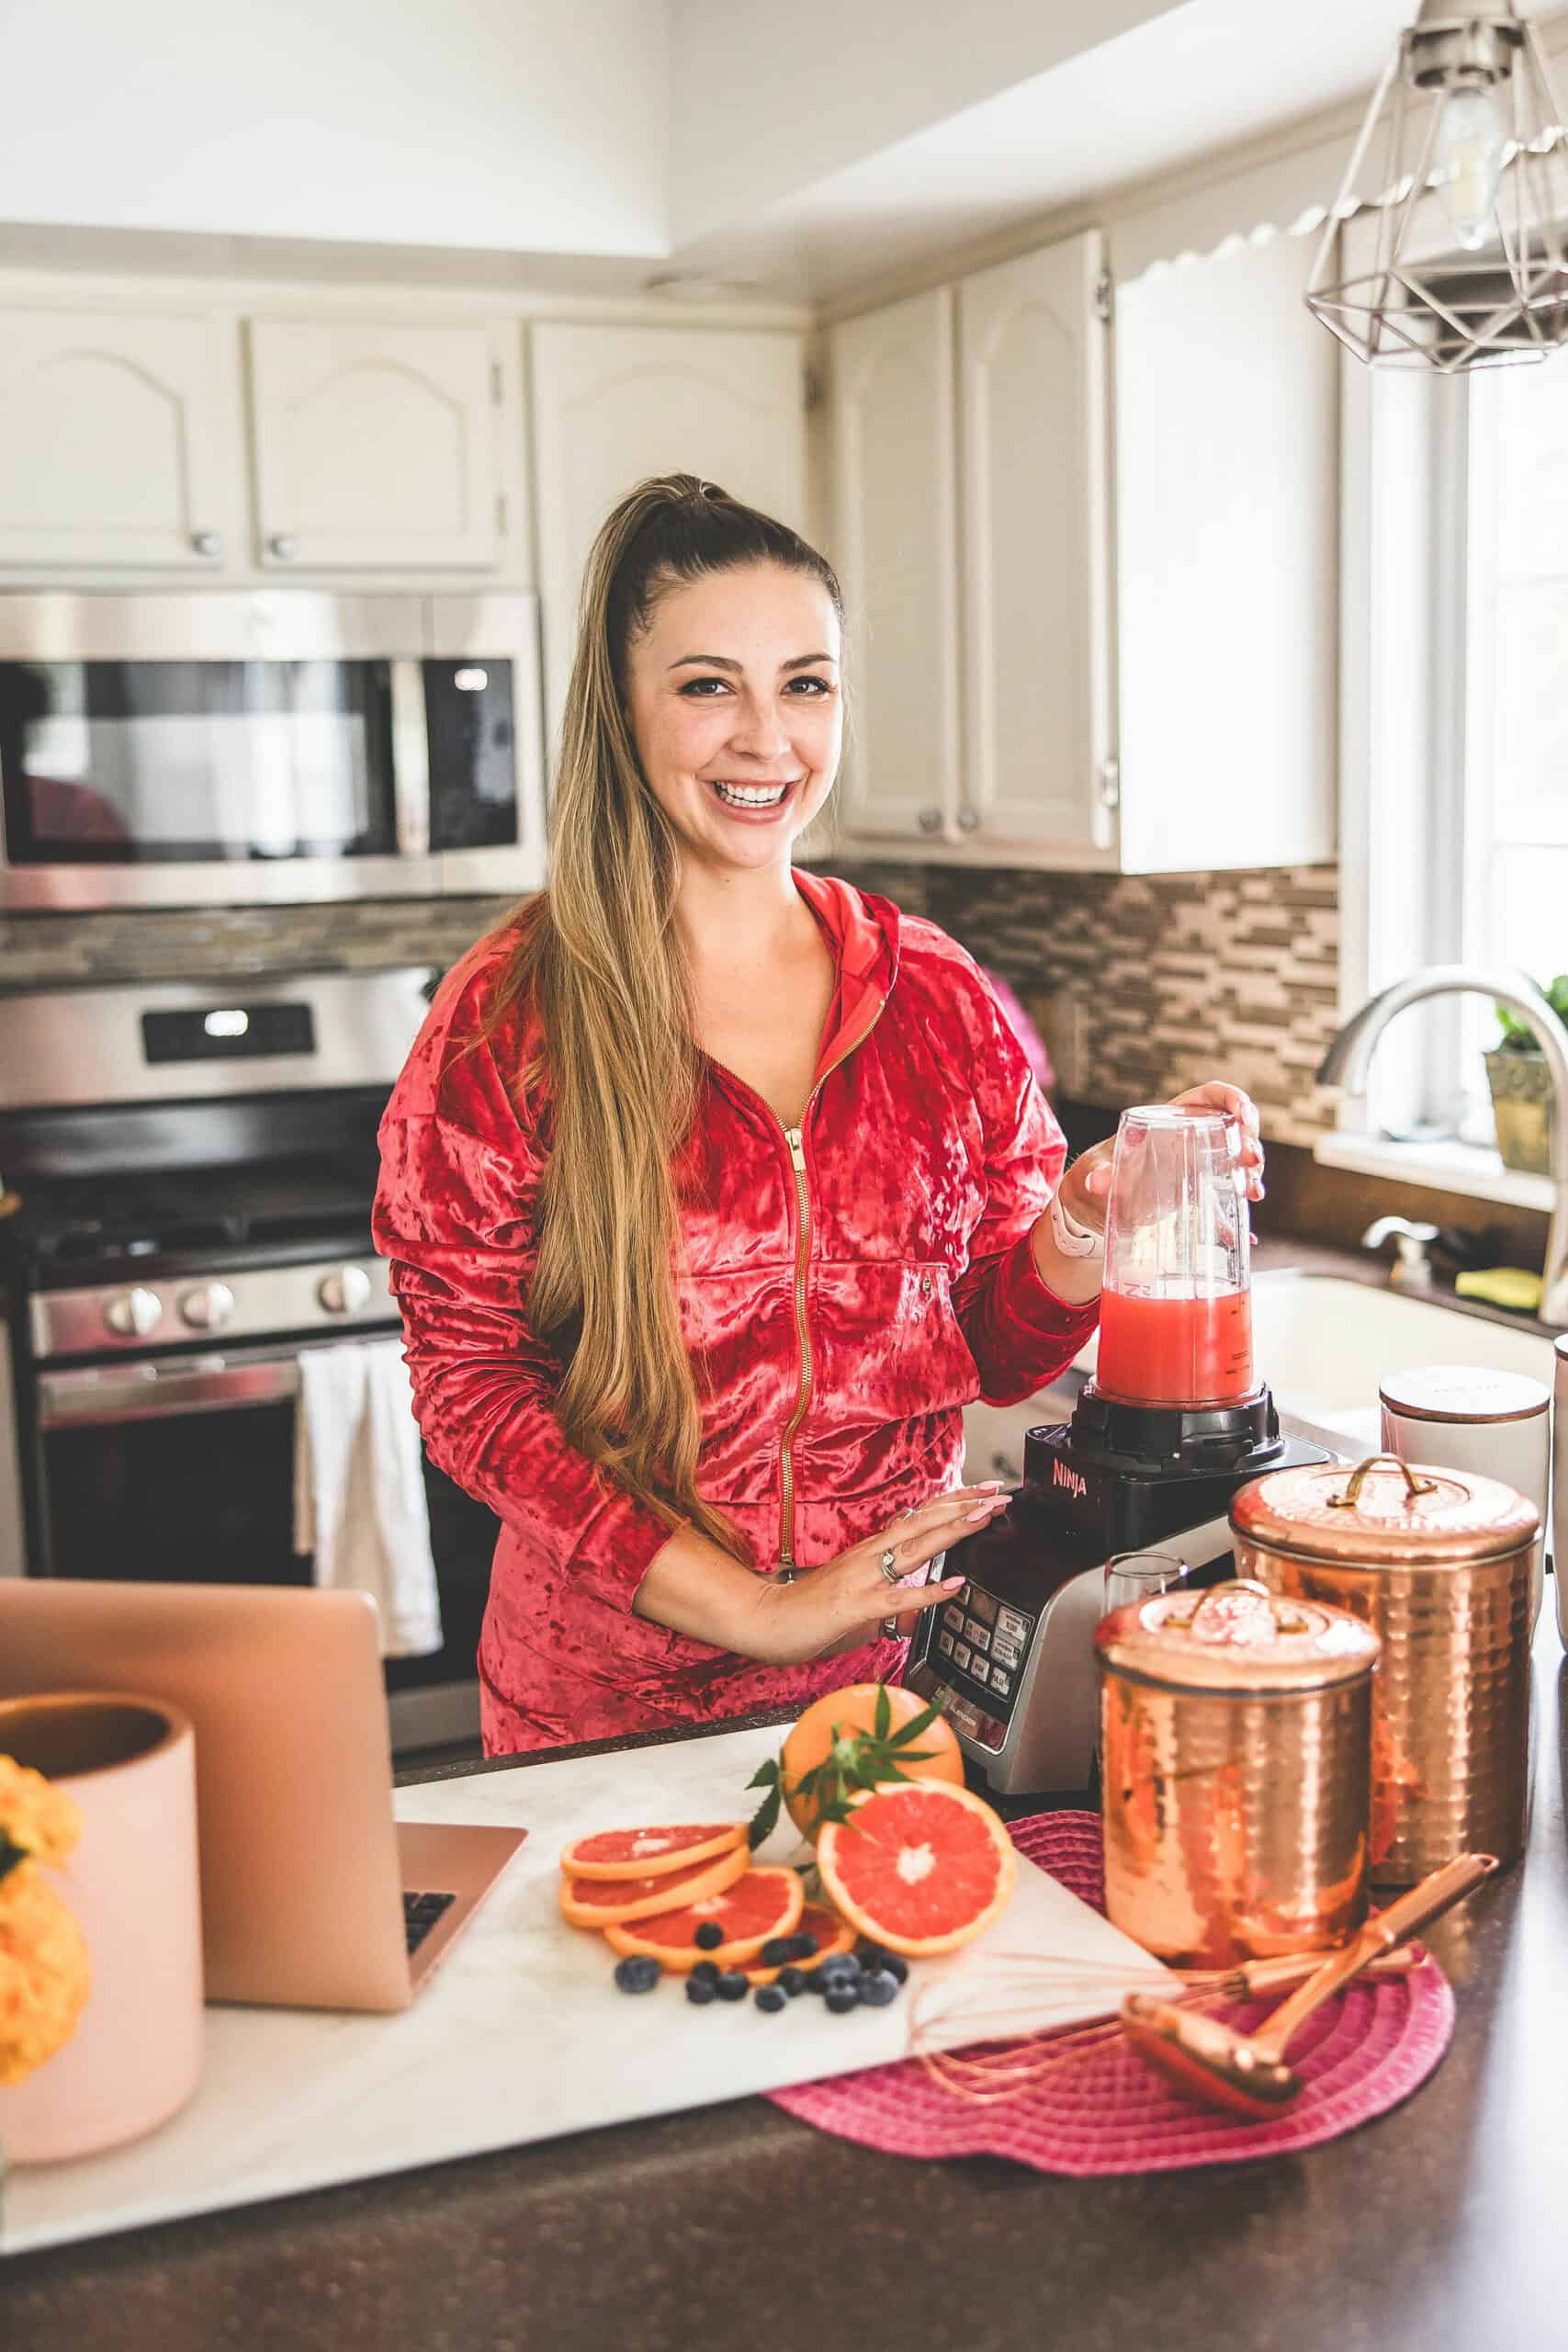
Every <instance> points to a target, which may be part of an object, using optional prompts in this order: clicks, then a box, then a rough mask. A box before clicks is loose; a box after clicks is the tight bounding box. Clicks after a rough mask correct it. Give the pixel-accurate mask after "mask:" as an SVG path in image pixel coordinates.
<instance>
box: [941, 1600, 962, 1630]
mask: <svg viewBox="0 0 1568 2352" xmlns="http://www.w3.org/2000/svg"><path fill="white" fill-rule="evenodd" d="M942 1623H943V1624H944V1625H951V1626H952V1628H953V1632H954V1633H955V1634H961V1633H962V1632H963V1631H964V1611H963V1610H962V1609H955V1608H953V1606H952V1604H951V1603H949V1605H948V1607H947V1608H945V1609H944V1610H943V1611H942Z"/></svg>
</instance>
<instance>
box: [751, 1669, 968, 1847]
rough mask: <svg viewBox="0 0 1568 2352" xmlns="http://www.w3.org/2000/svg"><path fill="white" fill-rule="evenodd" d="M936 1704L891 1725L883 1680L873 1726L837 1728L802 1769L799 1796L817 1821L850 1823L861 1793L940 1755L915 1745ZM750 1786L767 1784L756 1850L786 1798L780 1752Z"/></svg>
mask: <svg viewBox="0 0 1568 2352" xmlns="http://www.w3.org/2000/svg"><path fill="white" fill-rule="evenodd" d="M941 1713H942V1709H941V1707H940V1706H938V1705H935V1704H933V1705H931V1706H927V1707H922V1708H921V1710H920V1712H919V1714H918V1715H911V1716H910V1718H909V1720H908V1723H907V1724H900V1725H899V1727H898V1729H897V1731H895V1730H894V1729H893V1728H892V1724H893V1705H892V1702H891V1700H890V1699H889V1697H888V1695H887V1685H886V1683H885V1682H884V1683H879V1684H878V1686H877V1692H876V1706H875V1710H874V1713H873V1716H872V1728H871V1730H870V1731H855V1732H852V1731H844V1732H839V1731H837V1730H835V1734H834V1738H833V1744H832V1746H831V1747H830V1748H829V1751H828V1753H827V1755H826V1756H825V1757H824V1758H823V1759H822V1761H821V1763H820V1764H818V1765H816V1766H814V1767H813V1769H812V1770H810V1771H809V1772H803V1773H802V1774H801V1776H800V1779H799V1781H797V1782H796V1783H795V1793H796V1795H798V1796H800V1797H803V1798H804V1799H805V1800H806V1802H807V1805H808V1806H809V1808H810V1810H811V1812H812V1814H813V1815H814V1816H815V1818H816V1820H817V1821H818V1823H819V1824H820V1823H822V1822H827V1821H836V1822H840V1823H842V1822H847V1821H848V1820H849V1819H850V1818H851V1816H852V1813H853V1811H854V1806H855V1801H856V1799H857V1798H859V1797H861V1796H863V1795H864V1793H865V1792H866V1791H867V1790H868V1789H874V1788H876V1787H877V1786H878V1785H879V1784H880V1783H881V1782H883V1781H910V1780H913V1779H915V1778H916V1777H917V1776H916V1775H915V1774H914V1773H911V1772H907V1771H906V1770H904V1767H905V1766H906V1765H907V1764H929V1763H930V1762H931V1759H932V1758H933V1757H934V1756H935V1754H936V1750H935V1748H933V1747H915V1746H914V1745H913V1743H914V1742H915V1741H916V1740H917V1739H919V1736H920V1735H921V1733H922V1732H926V1731H929V1730H930V1729H931V1725H932V1724H934V1723H935V1721H936V1719H937V1717H938V1716H939V1715H940V1714H941ZM746 1785H747V1787H748V1788H751V1789H765V1790H766V1791H767V1792H768V1793H767V1795H766V1796H765V1797H764V1798H763V1799H762V1802H761V1804H760V1805H759V1806H758V1807H757V1810H756V1812H755V1813H754V1814H753V1815H752V1817H751V1824H750V1830H749V1832H748V1835H749V1838H750V1844H751V1847H752V1849H753V1851H754V1850H755V1849H756V1848H757V1847H759V1846H760V1845H761V1842H762V1840H763V1838H766V1837H768V1836H769V1834H770V1833H771V1832H772V1830H773V1827H774V1826H775V1825H776V1823H777V1821H778V1817H779V1808H780V1805H781V1804H782V1803H783V1800H784V1767H783V1763H782V1760H781V1759H780V1758H778V1757H776V1756H775V1757H770V1758H768V1760H767V1762H766V1763H765V1764H762V1765H761V1766H759V1768H758V1770H756V1771H755V1772H754V1773H753V1774H752V1776H751V1778H750V1781H748V1782H747V1784H746Z"/></svg>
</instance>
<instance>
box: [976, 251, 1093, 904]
mask: <svg viewBox="0 0 1568 2352" xmlns="http://www.w3.org/2000/svg"><path fill="white" fill-rule="evenodd" d="M1102 266H1103V264H1102V259H1101V245H1100V236H1099V234H1098V232H1093V231H1090V232H1088V233H1086V234H1084V235H1082V236H1077V237H1070V238H1068V239H1066V241H1065V242H1064V243H1061V244H1056V245H1052V246H1050V247H1048V248H1047V249H1046V250H1045V251H1044V252H1043V253H1035V254H1024V255H1022V256H1021V259H1019V260H1017V261H1009V262H1003V263H1002V264H1001V265H1000V266H998V267H997V268H995V269H987V270H982V271H980V272H979V273H978V274H977V275H976V276H975V277H966V278H964V281H963V282H962V284H961V285H960V287H959V288H958V361H959V430H960V435H961V447H962V452H963V464H962V496H963V513H964V561H963V571H962V577H963V645H964V765H963V773H962V776H961V779H960V787H959V803H958V824H959V828H960V830H961V831H964V832H965V833H971V834H973V835H974V836H975V837H976V840H977V841H983V842H986V843H987V844H990V845H993V846H998V847H1004V846H1006V847H1010V846H1013V845H1017V846H1018V847H1020V848H1021V849H1029V850H1033V851H1048V852H1049V853H1051V855H1052V862H1053V863H1054V864H1056V865H1101V866H1102V865H1113V864H1114V862H1115V820H1114V818H1113V816H1112V815H1111V804H1112V802H1113V794H1114V784H1113V777H1114V770H1113V769H1112V767H1111V754H1112V740H1111V690H1110V677H1109V664H1110V646H1109V635H1110V631H1109V626H1108V617H1109V616H1108V607H1107V593H1108V592H1107V584H1106V560H1107V540H1106V470H1107V449H1106V440H1107V428H1108V422H1109V420H1108V417H1107V413H1106V381H1105V324H1104V321H1103V319H1102V317H1101V316H1100V306H1101V303H1102V300H1103V297H1102V295H1101V293H1100V273H1101V269H1102Z"/></svg>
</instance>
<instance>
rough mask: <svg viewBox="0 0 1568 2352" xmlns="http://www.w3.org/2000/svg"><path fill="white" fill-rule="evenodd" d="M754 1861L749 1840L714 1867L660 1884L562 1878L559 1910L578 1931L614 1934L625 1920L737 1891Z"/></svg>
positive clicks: (717, 1858) (669, 1874) (696, 1868)
mask: <svg viewBox="0 0 1568 2352" xmlns="http://www.w3.org/2000/svg"><path fill="white" fill-rule="evenodd" d="M750 1859H751V1856H750V1849H749V1848H748V1847H747V1844H746V1840H745V1839H744V1838H742V1839H741V1841H740V1843H739V1846H731V1847H729V1848H728V1849H727V1850H726V1851H725V1852H724V1853H722V1854H715V1855H714V1857H713V1859H712V1860H711V1861H706V1862H696V1863H694V1864H693V1865H692V1866H691V1867H690V1868H689V1869H686V1870H682V1871H664V1872H663V1873H662V1874H661V1875H660V1876H659V1877H657V1878H572V1877H567V1878H563V1879H562V1881H561V1883H560V1907H561V1910H562V1912H563V1914H564V1915H565V1917H567V1918H568V1919H570V1922H571V1924H572V1926H573V1927H574V1928H613V1927H616V1926H618V1925H619V1923H620V1922H621V1921H622V1920H623V1919H647V1918H650V1917H652V1916H653V1914H654V1913H655V1912H656V1911H668V1910H670V1909H671V1908H672V1907H673V1906H674V1905H676V1904H680V1903H696V1902H700V1901H701V1900H702V1898H703V1897H704V1896H705V1895H709V1894H720V1893H722V1891H723V1890H724V1888H725V1887H727V1886H733V1885H734V1883H735V1882H736V1880H737V1879H738V1878H739V1877H740V1876H741V1875H742V1873H743V1872H744V1871H745V1869H746V1866H747V1864H748V1863H749V1862H750Z"/></svg>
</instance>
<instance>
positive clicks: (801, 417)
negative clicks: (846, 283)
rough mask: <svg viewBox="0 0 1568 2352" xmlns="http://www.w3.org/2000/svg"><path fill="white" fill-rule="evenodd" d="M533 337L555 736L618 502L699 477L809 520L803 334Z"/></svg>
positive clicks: (654, 330) (544, 331)
mask: <svg viewBox="0 0 1568 2352" xmlns="http://www.w3.org/2000/svg"><path fill="white" fill-rule="evenodd" d="M532 341H533V362H534V366H533V395H534V447H535V462H536V468H537V472H536V513H537V516H538V532H539V584H540V596H541V601H542V605H543V621H544V635H545V699H546V712H547V729H548V734H549V739H550V741H551V742H552V743H553V742H554V741H555V739H556V736H557V734H558V730H559V727H560V717H561V707H562V705H563V703H564V701H565V698H566V686H567V680H568V678H569V677H570V673H571V656H572V645H573V640H574V637H575V631H576V621H577V600H578V594H579V591H580V588H581V580H582V566H583V561H584V559H585V558H586V556H587V554H588V550H589V548H591V547H592V543H593V537H594V534H595V532H596V531H597V530H598V528H599V526H600V525H601V523H603V521H604V517H605V515H607V514H608V513H609V511H610V509H611V507H612V506H614V505H615V502H616V500H617V499H619V498H621V497H623V496H624V495H625V493H626V492H627V491H628V490H630V489H632V488H633V486H634V485H635V484H636V483H637V482H639V481H643V480H644V479H645V478H646V477H648V476H649V475H650V474H670V473H692V474H700V475H702V476H703V477H704V479H705V480H706V481H716V482H717V483H719V484H720V485H721V487H722V488H724V489H725V490H728V491H729V492H733V494H734V495H735V496H736V497H737V498H741V499H744V500H745V501H746V502H747V503H748V504H749V505H752V506H760V507H761V508H762V509H763V510H764V511H765V512H766V513H768V514H770V515H778V516H779V518H780V519H781V521H783V522H785V523H789V524H792V525H793V526H795V529H797V530H799V529H801V528H802V527H803V526H804V524H805V512H804V509H805V471H806V469H805V409H806V393H805V371H804V364H803V357H802V352H801V345H800V338H799V337H798V336H797V335H793V334H739V333H727V332H724V331H715V330H708V329H688V328H684V327H592V326H588V327H575V326H541V327H536V328H535V329H534V331H533V338H532Z"/></svg>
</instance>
